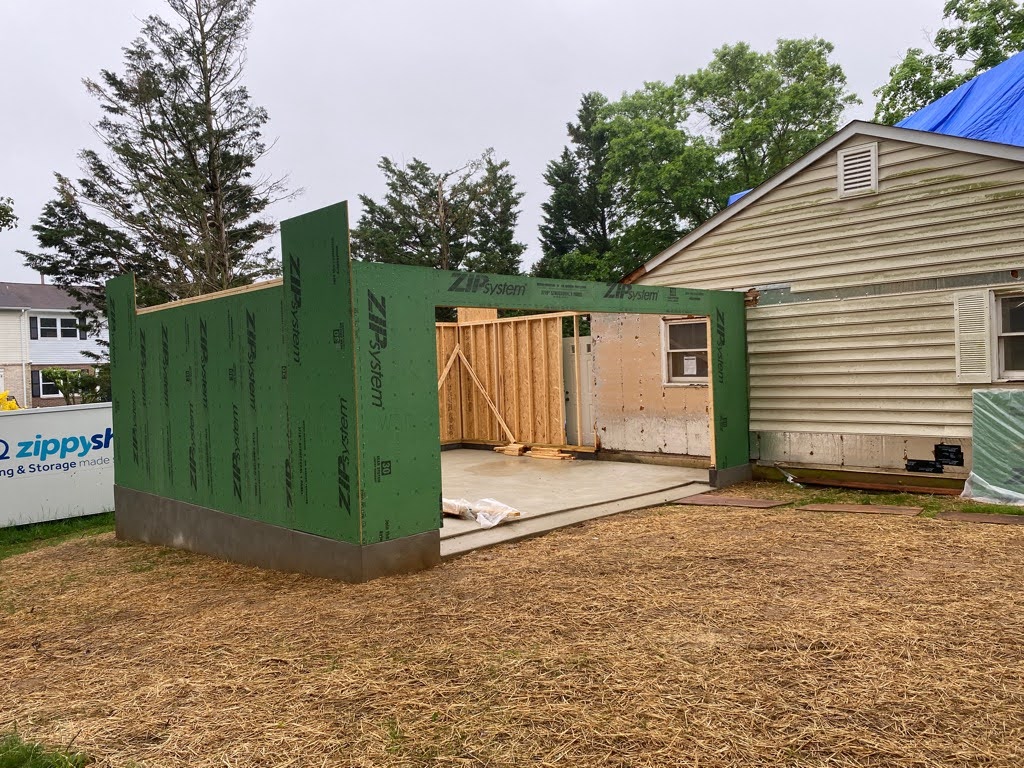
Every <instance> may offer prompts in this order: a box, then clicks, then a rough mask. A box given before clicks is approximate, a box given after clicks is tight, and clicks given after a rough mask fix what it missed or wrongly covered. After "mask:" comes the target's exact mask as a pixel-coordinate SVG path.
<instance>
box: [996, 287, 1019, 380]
mask: <svg viewBox="0 0 1024 768" xmlns="http://www.w3.org/2000/svg"><path fill="white" fill-rule="evenodd" d="M996 310H997V311H996V339H997V340H998V342H997V343H998V347H999V349H998V352H999V378H1000V379H1024V295H1016V296H997V297H996Z"/></svg>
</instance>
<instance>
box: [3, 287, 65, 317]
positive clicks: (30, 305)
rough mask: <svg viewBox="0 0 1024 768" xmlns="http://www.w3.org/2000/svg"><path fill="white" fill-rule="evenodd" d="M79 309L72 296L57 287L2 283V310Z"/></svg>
mask: <svg viewBox="0 0 1024 768" xmlns="http://www.w3.org/2000/svg"><path fill="white" fill-rule="evenodd" d="M77 307H78V301H77V300H76V299H74V298H72V296H71V294H69V293H68V292H67V291H65V290H64V289H63V288H58V287H57V286H56V285H42V284H39V283H2V282H0V309H61V310H71V309H76V308H77Z"/></svg>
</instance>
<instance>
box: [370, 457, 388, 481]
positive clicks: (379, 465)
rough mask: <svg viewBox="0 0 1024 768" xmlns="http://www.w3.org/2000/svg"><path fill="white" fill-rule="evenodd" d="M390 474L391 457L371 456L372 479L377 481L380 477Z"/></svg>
mask: <svg viewBox="0 0 1024 768" xmlns="http://www.w3.org/2000/svg"><path fill="white" fill-rule="evenodd" d="M390 474H391V459H382V458H381V457H380V456H374V457H373V481H374V482H375V483H379V482H380V480H381V478H382V477H387V476H388V475H390Z"/></svg>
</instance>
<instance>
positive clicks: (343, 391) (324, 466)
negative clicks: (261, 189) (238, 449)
mask: <svg viewBox="0 0 1024 768" xmlns="http://www.w3.org/2000/svg"><path fill="white" fill-rule="evenodd" d="M281 252H282V255H283V262H284V294H283V299H284V303H283V306H282V307H281V309H280V310H279V312H280V313H281V315H282V316H283V320H284V331H285V334H284V342H285V343H284V359H283V365H284V370H285V373H286V383H285V390H286V396H285V398H284V399H283V402H282V405H283V406H284V408H285V409H286V411H287V429H286V431H285V432H282V433H281V437H282V439H284V437H285V435H287V441H288V444H289V446H290V449H289V452H288V462H287V464H286V466H285V472H284V485H285V501H286V505H287V509H288V527H289V528H293V529H295V530H300V531H306V532H308V533H319V534H321V535H323V536H330V537H331V538H337V539H341V540H343V541H348V542H350V543H352V544H360V543H365V539H364V537H363V536H362V532H361V525H360V518H359V490H358V489H359V486H358V482H357V474H356V467H357V462H356V458H355V456H356V440H357V429H356V407H355V402H356V391H355V374H354V365H353V354H354V353H353V344H352V296H351V285H350V280H351V272H350V270H349V254H348V213H347V209H346V206H345V205H344V204H341V205H332V206H330V207H328V208H323V209H321V210H319V211H314V212H313V213H307V214H305V215H303V216H299V217H298V218H295V219H289V220H288V221H285V222H283V223H282V224H281ZM279 370H280V367H279Z"/></svg>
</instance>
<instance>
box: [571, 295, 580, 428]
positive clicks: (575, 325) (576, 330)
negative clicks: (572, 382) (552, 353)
mask: <svg viewBox="0 0 1024 768" xmlns="http://www.w3.org/2000/svg"><path fill="white" fill-rule="evenodd" d="M572 349H573V356H572V357H573V362H574V363H575V365H574V366H573V367H574V368H575V369H576V370H575V378H576V443H577V445H582V443H583V402H582V400H583V390H581V389H580V316H579V315H573V316H572Z"/></svg>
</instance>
